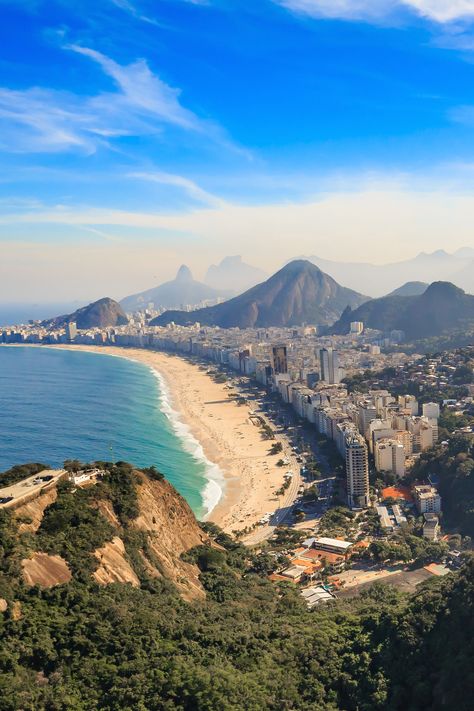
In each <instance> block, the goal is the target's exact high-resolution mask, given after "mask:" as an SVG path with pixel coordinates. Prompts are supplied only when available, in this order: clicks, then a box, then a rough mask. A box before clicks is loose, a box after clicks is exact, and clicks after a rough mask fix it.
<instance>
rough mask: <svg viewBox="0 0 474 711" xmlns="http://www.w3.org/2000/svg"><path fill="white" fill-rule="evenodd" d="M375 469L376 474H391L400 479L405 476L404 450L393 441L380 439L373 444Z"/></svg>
mask: <svg viewBox="0 0 474 711" xmlns="http://www.w3.org/2000/svg"><path fill="white" fill-rule="evenodd" d="M374 459H375V468H376V470H377V471H378V472H393V473H394V474H395V476H397V477H399V478H401V477H403V476H405V450H404V448H403V444H400V442H397V440H395V439H381V440H378V441H377V442H375V447H374Z"/></svg>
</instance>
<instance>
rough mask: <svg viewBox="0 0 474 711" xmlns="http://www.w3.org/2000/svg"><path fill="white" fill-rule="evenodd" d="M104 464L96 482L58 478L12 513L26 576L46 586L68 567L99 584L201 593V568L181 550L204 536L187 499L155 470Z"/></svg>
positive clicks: (189, 595) (59, 580)
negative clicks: (151, 584) (157, 585)
mask: <svg viewBox="0 0 474 711" xmlns="http://www.w3.org/2000/svg"><path fill="white" fill-rule="evenodd" d="M102 466H103V467H104V470H103V475H102V477H101V478H99V479H98V480H97V483H96V484H94V485H92V486H87V487H85V488H77V489H76V488H74V487H73V486H72V485H71V484H70V483H69V482H67V481H63V482H61V483H60V484H59V485H58V486H57V489H55V490H52V491H51V492H48V494H47V495H46V496H42V497H39V498H38V499H36V500H35V501H34V502H30V503H29V504H26V505H25V506H22V507H20V508H19V509H17V510H16V511H14V512H13V514H12V520H13V521H16V522H17V536H18V541H19V542H21V541H23V543H22V544H21V546H20V547H21V548H22V557H21V566H22V570H23V573H22V574H23V578H24V580H25V581H26V582H29V583H30V584H35V583H37V584H40V585H44V586H45V587H50V586H51V585H54V584H60V583H62V582H64V581H65V578H64V575H65V571H69V570H70V571H71V573H72V576H73V578H76V577H77V576H79V577H80V578H81V579H84V576H86V577H87V576H89V578H91V577H93V578H94V579H95V580H96V581H97V582H98V583H100V584H104V585H105V584H108V583H113V582H129V583H131V584H132V585H135V586H139V585H140V584H141V583H142V581H144V580H146V579H149V578H163V579H165V580H166V581H168V582H170V583H173V584H174V585H175V586H176V588H177V589H178V590H179V592H180V593H181V594H182V595H183V597H185V598H186V599H191V598H194V597H196V596H198V597H202V596H203V594H204V593H203V588H202V585H201V584H200V583H199V570H198V569H197V567H196V566H195V565H192V564H190V563H187V562H184V561H183V560H182V559H181V556H182V554H183V553H185V552H186V551H188V550H189V549H190V548H194V547H196V546H198V545H201V544H203V543H206V542H207V541H208V537H207V535H206V534H204V532H203V531H202V529H201V527H200V526H199V524H198V522H197V521H196V518H195V516H194V514H193V513H192V511H191V509H190V508H189V506H188V504H187V503H186V501H185V500H184V499H183V498H182V497H181V496H180V495H179V494H178V493H177V491H176V490H175V489H174V488H173V487H172V486H171V484H169V482H167V481H166V480H165V479H163V478H162V477H161V476H160V475H158V474H157V473H156V472H155V471H154V470H150V473H146V472H147V471H148V470H145V473H144V472H143V471H140V470H137V469H133V468H132V467H131V466H130V465H128V464H126V463H123V462H122V463H120V462H119V463H117V464H104V465H102ZM25 520H26V521H30V523H25ZM22 534H25V536H22ZM26 536H29V537H26ZM25 546H26V547H25ZM56 573H57V575H58V577H57V579H56V580H55V574H56ZM45 581H46V582H45Z"/></svg>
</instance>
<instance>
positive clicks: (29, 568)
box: [21, 553, 72, 588]
mask: <svg viewBox="0 0 474 711" xmlns="http://www.w3.org/2000/svg"><path fill="white" fill-rule="evenodd" d="M21 567H22V572H23V579H24V581H25V583H26V584H27V585H40V586H41V587H42V588H52V587H53V586H54V585H61V584H63V583H68V582H69V581H70V580H71V577H72V575H71V571H70V570H69V566H68V564H67V563H66V561H65V560H64V559H63V558H61V557H60V556H59V555H48V554H47V553H33V555H32V556H31V558H24V559H23V560H22V561H21Z"/></svg>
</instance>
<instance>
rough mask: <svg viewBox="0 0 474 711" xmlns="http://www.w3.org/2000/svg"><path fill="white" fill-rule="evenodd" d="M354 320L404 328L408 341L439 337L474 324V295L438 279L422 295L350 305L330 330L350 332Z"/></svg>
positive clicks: (384, 328)
mask: <svg viewBox="0 0 474 711" xmlns="http://www.w3.org/2000/svg"><path fill="white" fill-rule="evenodd" d="M351 321H363V323H364V325H365V326H366V327H369V328H374V329H378V330H381V331H391V330H401V331H404V333H405V336H406V340H408V341H411V340H418V339H421V338H429V337H437V336H441V335H443V334H448V333H452V332H453V331H455V330H461V329H466V328H469V327H473V326H474V296H471V295H470V294H466V293H465V292H464V291H463V290H462V289H459V288H458V287H457V286H454V284H451V283H449V282H441V281H439V282H434V283H433V284H431V285H430V286H429V287H428V288H427V289H426V291H424V292H423V293H422V294H419V295H414V296H399V295H398V296H397V295H395V296H394V295H389V296H385V297H382V298H380V299H372V300H370V301H367V302H366V303H364V304H362V305H361V306H359V307H358V308H356V309H355V310H352V309H351V308H347V309H346V310H345V311H344V313H343V314H342V316H341V318H340V319H339V320H338V321H337V322H336V323H335V324H334V326H332V327H331V328H330V329H328V332H329V333H333V334H345V333H349V330H350V322H351Z"/></svg>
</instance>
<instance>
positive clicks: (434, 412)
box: [423, 402, 440, 444]
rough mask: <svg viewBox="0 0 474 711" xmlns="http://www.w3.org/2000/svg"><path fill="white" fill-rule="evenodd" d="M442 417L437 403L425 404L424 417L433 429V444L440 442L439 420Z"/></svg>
mask: <svg viewBox="0 0 474 711" xmlns="http://www.w3.org/2000/svg"><path fill="white" fill-rule="evenodd" d="M439 415H440V410H439V405H438V403H437V402H425V403H424V405H423V417H426V419H427V420H428V422H429V423H430V425H431V427H432V429H433V444H436V442H437V441H438V419H439Z"/></svg>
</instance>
